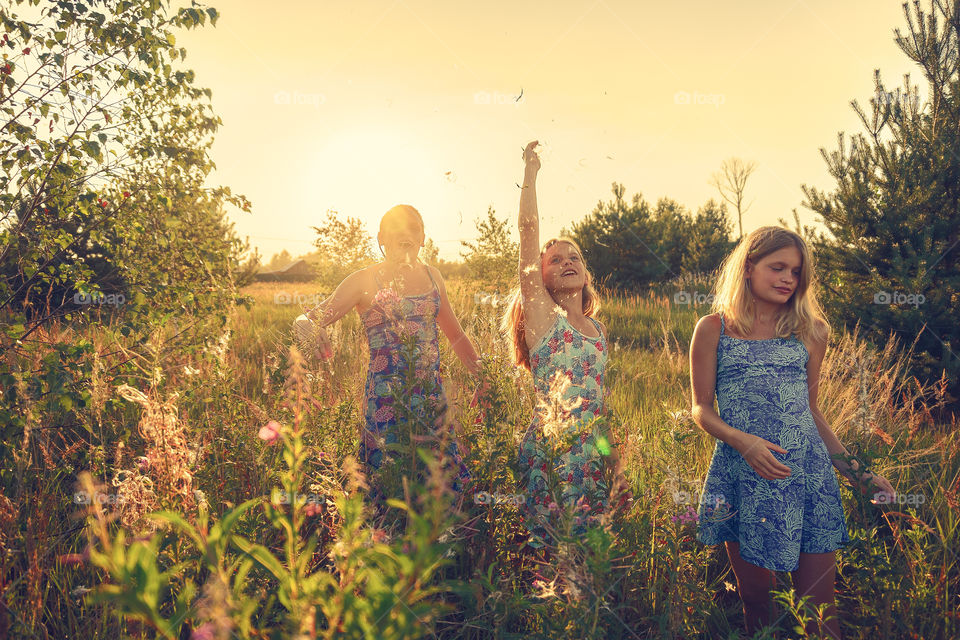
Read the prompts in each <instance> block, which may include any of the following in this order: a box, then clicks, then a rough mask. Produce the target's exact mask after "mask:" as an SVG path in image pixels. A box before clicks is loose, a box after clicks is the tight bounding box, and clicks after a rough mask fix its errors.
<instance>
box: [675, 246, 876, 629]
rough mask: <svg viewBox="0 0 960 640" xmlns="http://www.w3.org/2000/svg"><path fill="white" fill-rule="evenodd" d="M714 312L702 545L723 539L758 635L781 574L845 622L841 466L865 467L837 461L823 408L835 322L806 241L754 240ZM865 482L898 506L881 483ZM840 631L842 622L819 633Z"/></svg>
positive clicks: (701, 415) (701, 397) (724, 278)
mask: <svg viewBox="0 0 960 640" xmlns="http://www.w3.org/2000/svg"><path fill="white" fill-rule="evenodd" d="M713 310H714V311H715V313H713V314H711V315H708V316H704V317H702V318H700V321H699V322H698V323H697V326H696V328H695V329H694V333H693V338H692V340H691V343H690V378H691V385H692V395H693V409H692V412H693V416H694V419H695V420H696V422H697V424H699V425H700V427H702V428H703V430H704V431H706V432H707V433H709V434H710V435H712V436H714V437H715V438H716V439H717V443H716V446H715V449H714V452H713V459H712V460H711V462H710V467H709V470H708V472H707V477H706V481H705V482H704V487H703V491H702V493H701V498H700V504H699V514H698V516H699V517H698V523H699V524H698V531H697V538H698V539H699V540H700V541H701V542H703V543H704V544H707V545H714V544H720V543H724V544H725V546H726V550H727V555H728V557H729V559H730V564H731V566H732V567H733V571H734V574H735V575H736V578H737V587H738V591H739V593H740V596H741V598H742V600H743V612H744V618H745V620H746V626H747V632H748V633H753V632H754V631H756V630H757V629H759V628H760V627H762V626H766V625H769V624H771V620H770V613H771V607H770V593H769V592H770V588H771V587H772V586H773V578H774V576H773V573H772V572H773V571H791V572H792V575H793V584H794V587H795V588H796V590H797V592H798V595H799V596H804V595H810V596H812V602H811V604H813V605H818V604H827V605H828V609H827V615H828V616H836V607H835V605H834V579H835V571H836V549H838V548H840V547H841V546H843V545H845V544H847V542H849V540H850V537H849V535H848V534H847V528H846V521H845V519H844V511H843V505H842V503H841V500H840V488H839V485H838V483H837V478H836V474H835V473H834V468H836V469H837V470H839V471H840V472H841V473H842V474H844V475H845V476H847V477H848V478H849V479H850V480H851V481H852V482H854V483H856V480H855V478H856V472H857V471H858V469H859V465H858V463H856V462H853V463H852V464H848V463H846V462H844V461H843V460H839V459H837V460H833V462H832V464H831V455H833V454H843V455H849V454H848V452H847V450H846V448H844V446H843V445H842V444H841V443H840V441H839V440H838V439H837V436H836V435H835V434H834V432H833V430H832V429H831V428H830V425H829V424H828V423H827V421H826V419H825V418H824V416H823V413H821V411H820V409H819V407H818V406H817V391H818V380H819V376H820V365H821V363H822V362H823V356H824V353H825V351H826V348H827V337H828V334H829V331H830V327H829V325H828V324H827V321H826V319H825V318H824V314H823V312H822V311H821V309H820V306H819V304H818V303H817V299H816V295H815V279H814V273H813V268H812V265H811V262H810V252H809V250H808V249H807V245H806V243H805V242H804V240H803V238H801V237H800V236H799V235H797V234H796V233H793V232H792V231H789V230H788V229H784V228H781V227H761V228H759V229H756V230H755V231H753V232H751V233H750V234H748V235H747V236H745V237H744V238H743V239H742V240H741V241H740V243H739V245H738V246H737V247H736V249H735V250H734V251H733V252H732V253H731V254H730V255H729V256H728V257H727V258H726V260H725V261H724V264H723V266H722V267H721V275H720V279H719V281H718V283H717V286H716V297H715V299H714V303H713ZM714 396H716V399H717V407H718V411H715V410H714V407H713V401H714ZM861 481H862V482H863V483H864V484H863V485H862V486H861V490H862V491H865V492H866V491H870V490H873V492H874V493H875V494H877V493H882V494H885V495H884V498H886V499H892V496H893V495H894V490H893V487H892V486H891V485H890V483H889V482H888V481H887V479H886V478H884V477H883V476H880V475H878V474H871V473H864V474H863V477H862V479H861ZM881 499H883V498H881ZM875 501H877V500H875ZM814 626H816V625H815V624H814ZM839 629H840V627H839V621H838V620H837V618H836V617H834V618H833V619H832V620H830V621H829V622H827V623H826V624H825V629H821V630H815V631H813V632H817V633H821V634H823V633H829V634H831V635H832V637H837V638H839V637H840V631H839ZM808 632H811V630H809V629H808Z"/></svg>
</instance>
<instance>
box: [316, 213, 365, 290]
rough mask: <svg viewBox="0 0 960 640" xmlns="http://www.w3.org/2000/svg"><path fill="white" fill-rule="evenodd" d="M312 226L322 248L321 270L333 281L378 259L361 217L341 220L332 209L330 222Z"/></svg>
mask: <svg viewBox="0 0 960 640" xmlns="http://www.w3.org/2000/svg"><path fill="white" fill-rule="evenodd" d="M311 228H312V229H313V230H314V231H316V232H317V237H316V238H315V239H314V241H313V244H314V246H316V247H317V250H318V254H319V260H320V268H321V272H322V273H323V274H324V276H325V277H324V279H325V280H327V281H329V283H330V284H335V282H339V281H340V280H342V279H343V278H344V277H345V276H347V275H348V274H350V273H352V272H353V271H356V270H357V269H362V268H363V267H366V266H368V265H370V264H373V262H375V261H376V254H375V253H374V252H373V246H372V242H371V238H370V234H369V233H368V232H367V229H366V227H365V226H364V224H363V222H362V221H361V220H360V219H359V218H353V217H350V216H347V218H346V220H340V218H339V217H338V214H337V212H336V211H333V210H328V211H327V219H326V221H325V222H324V223H323V224H322V225H321V226H319V227H311ZM334 281H335V282H334Z"/></svg>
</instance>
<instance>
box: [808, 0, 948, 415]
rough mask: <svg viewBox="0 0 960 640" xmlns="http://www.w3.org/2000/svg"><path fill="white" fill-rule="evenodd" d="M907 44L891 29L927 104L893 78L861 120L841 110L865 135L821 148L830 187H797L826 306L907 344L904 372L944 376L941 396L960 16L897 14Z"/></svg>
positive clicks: (941, 7) (942, 5)
mask: <svg viewBox="0 0 960 640" xmlns="http://www.w3.org/2000/svg"><path fill="white" fill-rule="evenodd" d="M904 14H905V16H906V21H907V27H908V29H909V33H907V34H903V33H901V31H900V29H896V30H895V41H896V43H897V45H898V46H899V47H900V49H901V50H902V51H903V52H904V53H905V54H906V55H907V57H909V58H910V59H911V60H913V61H914V62H916V63H917V64H918V65H919V67H920V69H921V70H922V73H923V76H924V79H925V80H926V85H927V99H926V101H925V102H924V103H923V104H921V103H920V99H919V91H918V87H917V86H915V85H913V84H912V83H911V81H910V77H909V75H908V76H907V77H906V78H905V79H904V86H903V89H902V91H901V89H900V88H898V89H897V90H896V91H892V92H891V91H888V90H887V88H886V87H885V86H884V84H883V82H882V81H881V78H880V72H879V70H878V71H876V72H875V74H874V81H875V87H876V91H875V94H874V95H873V96H872V97H871V98H870V106H869V108H868V109H866V110H865V109H864V108H862V107H861V106H860V104H859V103H858V102H857V101H854V102H853V103H852V105H853V108H854V110H855V112H856V113H857V115H858V116H859V118H860V121H861V123H862V124H863V128H864V129H865V132H863V133H858V134H857V135H855V136H850V139H849V145H848V143H847V141H845V139H844V135H843V133H840V134H839V135H838V146H839V149H838V150H836V151H833V152H830V153H827V151H826V150H824V149H821V155H822V156H823V158H824V160H825V162H826V164H827V167H828V169H829V171H830V174H831V175H832V176H833V177H834V178H835V179H836V181H837V186H836V188H835V189H834V190H833V191H832V192H830V193H824V192H821V191H819V190H817V189H814V188H810V187H807V186H804V188H803V189H804V194H805V196H806V201H805V202H804V205H805V206H806V207H808V208H810V209H812V210H813V211H815V212H816V213H817V214H819V215H820V217H821V218H822V219H823V222H824V224H825V226H826V227H827V230H828V232H829V233H828V234H823V233H821V234H820V235H819V236H818V240H817V242H816V249H817V256H818V263H819V264H820V266H821V268H822V270H823V272H824V274H823V281H824V285H825V289H826V292H825V293H826V295H825V303H826V304H827V305H828V309H829V310H830V312H831V315H832V316H833V317H835V318H839V319H840V320H841V321H842V322H843V323H844V324H846V325H847V326H853V325H854V324H856V323H858V322H860V323H862V324H863V325H864V328H865V330H866V331H867V334H868V335H869V336H870V337H872V338H873V339H874V340H875V341H876V342H878V343H883V342H885V341H886V340H888V339H889V334H890V332H894V333H895V334H897V335H898V336H900V337H901V338H902V339H903V340H904V341H905V342H906V343H907V344H911V343H913V342H914V340H916V346H915V353H916V358H915V361H914V369H915V373H916V374H918V376H919V377H920V378H921V379H923V380H926V381H933V380H936V379H937V378H939V377H940V376H941V374H942V373H943V372H946V373H947V375H948V376H949V378H950V393H952V395H953V396H954V397H956V396H957V395H958V391H960V389H958V386H960V385H958V379H960V353H958V346H960V323H957V319H956V310H957V308H958V302H960V300H958V298H960V295H958V292H960V249H958V244H960V205H958V203H960V156H958V154H957V149H960V92H958V88H960V74H958V68H960V57H958V55H957V50H958V49H957V47H958V43H960V14H958V5H957V2H956V0H946V1H939V0H937V1H934V2H932V3H931V5H930V10H929V12H927V11H924V10H922V9H921V7H920V3H919V2H915V3H913V10H912V12H911V10H910V6H909V5H907V4H904Z"/></svg>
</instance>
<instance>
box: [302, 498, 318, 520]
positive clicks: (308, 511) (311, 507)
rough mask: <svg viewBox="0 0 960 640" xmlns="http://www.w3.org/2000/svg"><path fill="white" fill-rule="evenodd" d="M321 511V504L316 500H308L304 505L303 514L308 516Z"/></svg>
mask: <svg viewBox="0 0 960 640" xmlns="http://www.w3.org/2000/svg"><path fill="white" fill-rule="evenodd" d="M321 511H322V509H320V505H319V504H317V503H316V502H308V503H307V504H305V505H304V507H303V515H305V516H307V517H308V518H310V517H312V516H316V515H319V514H320V512H321Z"/></svg>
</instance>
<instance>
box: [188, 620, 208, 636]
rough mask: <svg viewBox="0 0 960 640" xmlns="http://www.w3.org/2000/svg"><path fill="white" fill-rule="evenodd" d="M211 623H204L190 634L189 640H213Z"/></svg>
mask: <svg viewBox="0 0 960 640" xmlns="http://www.w3.org/2000/svg"><path fill="white" fill-rule="evenodd" d="M213 638H214V635H213V623H212V622H205V623H203V624H202V625H200V626H199V627H197V628H196V629H194V630H193V633H191V634H190V640H213Z"/></svg>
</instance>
